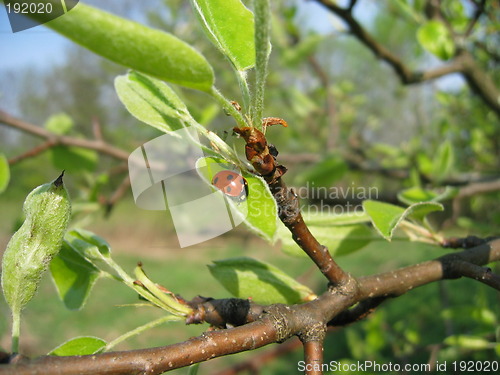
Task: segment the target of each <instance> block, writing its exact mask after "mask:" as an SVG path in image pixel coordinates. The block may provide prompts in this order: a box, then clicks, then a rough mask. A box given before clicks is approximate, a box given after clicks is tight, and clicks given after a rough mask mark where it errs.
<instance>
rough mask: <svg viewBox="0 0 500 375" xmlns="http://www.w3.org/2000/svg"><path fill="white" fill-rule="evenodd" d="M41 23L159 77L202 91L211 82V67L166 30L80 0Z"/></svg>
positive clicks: (119, 60)
mask: <svg viewBox="0 0 500 375" xmlns="http://www.w3.org/2000/svg"><path fill="white" fill-rule="evenodd" d="M33 17H34V18H35V19H36V17H37V15H33ZM45 25H46V26H48V27H50V28H51V29H53V30H55V31H57V32H58V33H60V34H62V35H64V36H66V37H67V38H69V39H71V40H73V41H74V42H76V43H78V44H80V45H82V46H83V47H85V48H87V49H89V50H91V51H92V52H94V53H96V54H98V55H101V56H103V57H105V58H107V59H109V60H111V61H114V62H116V63H118V64H121V65H124V66H126V67H129V68H132V69H134V70H137V71H140V72H143V73H146V74H150V75H152V76H154V77H157V78H159V79H161V80H164V81H167V82H172V83H176V84H179V85H183V86H186V87H190V88H193V89H198V90H202V91H210V89H211V87H212V85H213V82H214V74H213V70H212V67H211V66H210V64H209V63H208V62H207V61H206V60H205V58H204V57H203V56H202V55H201V54H200V53H199V52H197V51H196V50H195V49H194V48H193V47H191V46H190V45H189V44H187V43H185V42H183V41H182V40H180V39H178V38H176V37H175V36H173V35H171V34H169V33H166V32H163V31H160V30H156V29H152V28H149V27H146V26H144V25H141V24H139V23H136V22H132V21H129V20H127V19H124V18H121V17H117V16H115V15H113V14H110V13H107V12H104V11H102V10H99V9H97V8H93V7H90V6H87V5H84V4H82V3H81V2H80V3H79V4H78V5H77V6H76V7H75V8H74V9H72V10H71V11H69V12H68V13H66V14H65V15H64V16H63V17H59V18H57V19H55V20H53V21H50V22H47V23H46V24H45Z"/></svg>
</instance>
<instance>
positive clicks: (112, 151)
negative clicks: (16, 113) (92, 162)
mask: <svg viewBox="0 0 500 375" xmlns="http://www.w3.org/2000/svg"><path fill="white" fill-rule="evenodd" d="M0 123H3V124H5V125H7V126H10V127H11V128H15V129H18V130H21V131H23V132H25V133H29V134H32V135H34V136H36V137H39V138H43V139H45V140H46V141H47V142H50V144H51V145H53V146H55V145H64V146H76V147H83V148H88V149H90V150H95V151H98V152H99V153H101V154H104V155H109V156H112V157H114V158H116V159H120V160H125V161H126V160H128V156H129V152H127V151H124V150H122V149H119V148H117V147H114V146H112V145H110V144H108V143H106V142H104V141H103V140H92V141H91V140H88V139H80V138H73V137H68V136H59V135H56V134H54V133H51V132H49V131H48V130H46V129H44V128H41V127H39V126H36V125H33V124H30V123H29V122H26V121H23V120H20V119H18V118H15V117H13V116H11V115H9V114H8V113H6V112H4V111H1V110H0Z"/></svg>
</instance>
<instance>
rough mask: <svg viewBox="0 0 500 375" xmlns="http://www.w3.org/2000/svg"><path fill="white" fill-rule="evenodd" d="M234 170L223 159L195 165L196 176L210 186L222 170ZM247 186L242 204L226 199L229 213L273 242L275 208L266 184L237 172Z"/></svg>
mask: <svg viewBox="0 0 500 375" xmlns="http://www.w3.org/2000/svg"><path fill="white" fill-rule="evenodd" d="M231 168H236V166H232V165H231V164H228V163H227V162H226V161H225V160H223V159H218V158H211V157H207V158H200V159H199V160H198V161H197V163H196V169H197V171H198V174H199V175H200V176H201V177H202V178H203V179H204V180H205V182H206V183H208V184H210V185H211V181H212V178H213V177H214V176H215V175H216V174H217V173H218V172H219V171H221V170H223V169H231ZM239 172H241V173H242V175H243V177H244V178H245V180H246V181H247V184H248V195H247V199H246V200H245V201H244V202H234V201H233V200H231V199H227V202H228V204H229V205H230V207H231V208H232V210H231V212H235V213H237V214H238V213H239V214H240V215H241V217H242V218H243V219H244V222H245V224H246V225H247V226H248V227H249V228H250V229H251V230H253V231H254V232H255V233H257V234H258V235H260V236H261V237H263V238H265V239H266V240H268V241H273V238H274V235H275V233H276V229H277V219H278V216H277V212H278V210H277V206H276V201H275V200H274V198H273V196H272V194H271V191H270V190H269V187H268V185H267V183H266V182H265V181H264V180H263V179H262V178H261V177H258V176H255V175H253V174H250V173H248V172H247V171H244V170H243V171H239ZM221 194H222V193H221Z"/></svg>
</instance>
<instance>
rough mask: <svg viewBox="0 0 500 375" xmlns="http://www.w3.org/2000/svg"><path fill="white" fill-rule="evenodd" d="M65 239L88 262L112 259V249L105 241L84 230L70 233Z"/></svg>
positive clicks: (74, 230) (75, 230)
mask: <svg viewBox="0 0 500 375" xmlns="http://www.w3.org/2000/svg"><path fill="white" fill-rule="evenodd" d="M65 239H66V241H67V243H68V245H69V246H71V248H72V249H73V250H75V251H76V252H78V253H79V254H81V255H82V256H83V257H84V258H85V259H87V260H91V261H92V260H101V259H102V258H103V257H104V258H111V247H110V246H109V244H108V243H107V242H106V240H105V239H103V238H102V237H99V236H98V235H96V234H94V233H92V232H89V231H87V230H84V229H73V230H71V231H68V233H67V234H66V236H65Z"/></svg>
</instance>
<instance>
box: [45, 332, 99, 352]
mask: <svg viewBox="0 0 500 375" xmlns="http://www.w3.org/2000/svg"><path fill="white" fill-rule="evenodd" d="M105 346H106V341H104V340H102V339H100V338H98V337H92V336H83V337H75V338H73V339H70V340H68V341H66V342H65V343H63V344H61V345H59V346H58V347H57V348H55V349H53V350H51V351H50V352H49V353H48V355H55V356H60V357H62V356H71V355H90V354H95V353H97V352H99V351H100V350H101V349H102V348H104V347H105Z"/></svg>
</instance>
